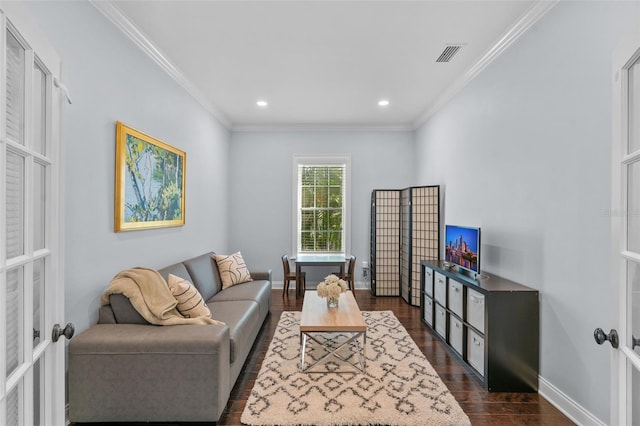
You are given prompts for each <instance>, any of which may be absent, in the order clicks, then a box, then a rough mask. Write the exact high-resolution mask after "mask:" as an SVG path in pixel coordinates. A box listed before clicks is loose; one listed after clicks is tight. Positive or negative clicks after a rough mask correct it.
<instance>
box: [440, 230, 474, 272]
mask: <svg viewBox="0 0 640 426" xmlns="http://www.w3.org/2000/svg"><path fill="white" fill-rule="evenodd" d="M478 234H479V230H478V229H477V228H464V227H461V226H451V225H447V226H446V230H445V260H446V261H447V262H451V263H454V264H456V265H460V266H462V267H463V268H466V269H470V270H472V271H475V272H478V244H479V238H478V237H479V235H478Z"/></svg>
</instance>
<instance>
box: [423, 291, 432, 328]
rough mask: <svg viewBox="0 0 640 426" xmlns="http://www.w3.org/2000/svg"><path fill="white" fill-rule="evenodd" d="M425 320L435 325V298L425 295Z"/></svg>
mask: <svg viewBox="0 0 640 426" xmlns="http://www.w3.org/2000/svg"><path fill="white" fill-rule="evenodd" d="M423 305H424V320H425V321H426V322H427V324H429V325H430V326H432V327H433V300H432V299H431V298H430V297H427V296H424V303H423Z"/></svg>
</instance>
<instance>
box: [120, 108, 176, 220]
mask: <svg viewBox="0 0 640 426" xmlns="http://www.w3.org/2000/svg"><path fill="white" fill-rule="evenodd" d="M186 161H187V154H186V153H185V152H184V151H181V150H179V149H177V148H174V147H172V146H171V145H168V144H166V143H164V142H162V141H159V140H158V139H155V138H153V137H151V136H149V135H146V134H144V133H142V132H139V131H137V130H135V129H132V128H131V127H128V126H127V125H125V124H123V123H121V122H119V121H118V122H117V123H116V182H115V185H116V187H115V231H116V232H120V231H132V230H137V229H148V228H162V227H168V226H182V225H184V206H185V203H184V191H185V169H186Z"/></svg>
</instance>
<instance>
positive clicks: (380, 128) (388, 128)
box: [231, 123, 414, 133]
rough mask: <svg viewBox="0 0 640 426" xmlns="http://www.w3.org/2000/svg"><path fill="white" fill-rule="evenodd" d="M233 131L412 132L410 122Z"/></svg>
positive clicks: (273, 126) (275, 126) (278, 126)
mask: <svg viewBox="0 0 640 426" xmlns="http://www.w3.org/2000/svg"><path fill="white" fill-rule="evenodd" d="M231 131H232V132H275V133H277V132H282V133H285V132H412V131H414V127H413V125H412V124H411V123H408V124H388V125H387V124H377V125H367V124H353V125H352V124H334V123H326V124H323V123H321V124H304V123H302V124H234V125H233V126H232V127H231Z"/></svg>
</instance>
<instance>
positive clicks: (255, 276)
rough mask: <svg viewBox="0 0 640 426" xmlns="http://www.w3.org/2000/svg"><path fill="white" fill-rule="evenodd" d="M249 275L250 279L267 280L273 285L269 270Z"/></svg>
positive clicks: (253, 272) (250, 272)
mask: <svg viewBox="0 0 640 426" xmlns="http://www.w3.org/2000/svg"><path fill="white" fill-rule="evenodd" d="M249 274H251V278H253V279H254V280H267V281H270V282H272V283H273V280H272V279H271V269H269V270H266V271H249Z"/></svg>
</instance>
